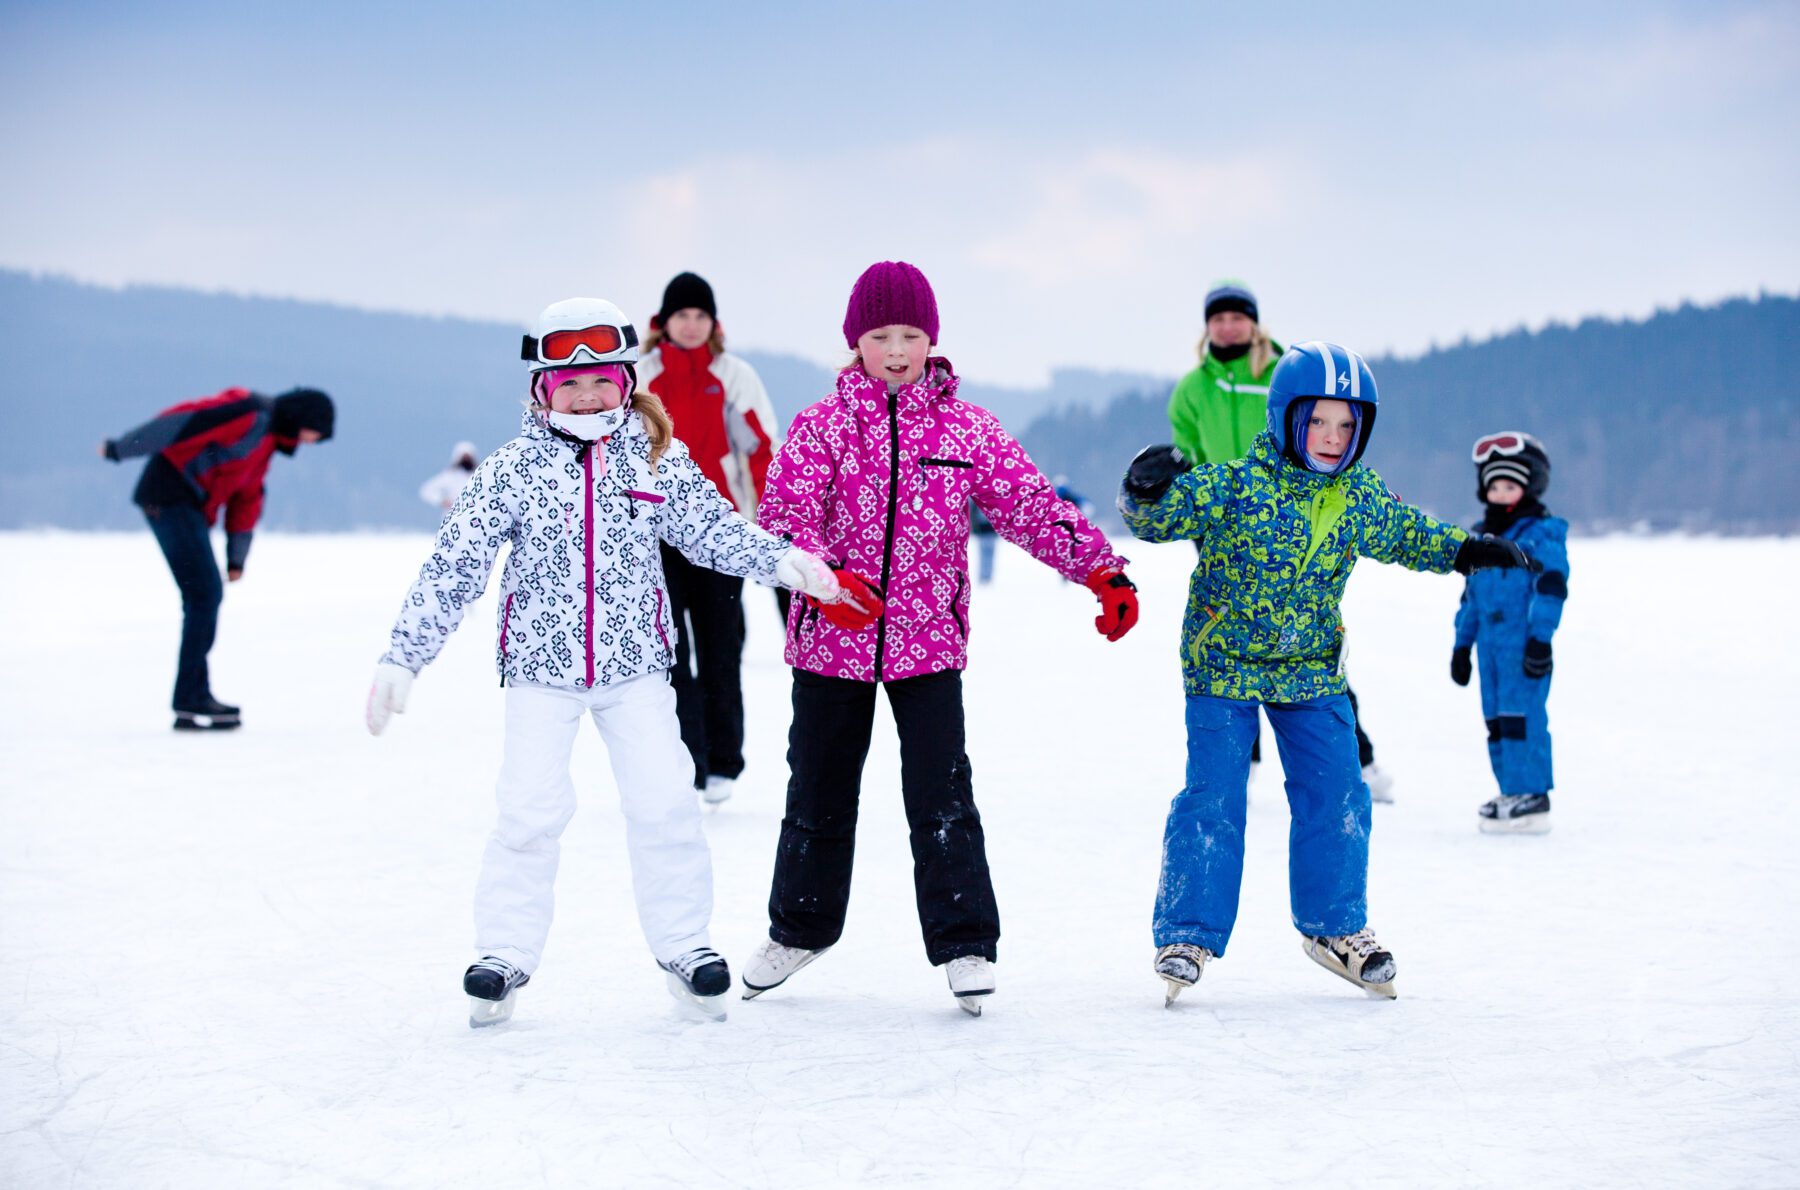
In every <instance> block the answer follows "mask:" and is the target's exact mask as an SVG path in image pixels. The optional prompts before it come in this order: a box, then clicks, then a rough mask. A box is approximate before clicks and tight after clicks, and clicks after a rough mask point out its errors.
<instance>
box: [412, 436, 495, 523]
mask: <svg viewBox="0 0 1800 1190" xmlns="http://www.w3.org/2000/svg"><path fill="white" fill-rule="evenodd" d="M480 461H481V457H480V456H479V455H477V454H476V453H475V444H474V443H473V442H458V443H457V444H456V446H455V447H454V448H453V449H452V450H451V451H450V463H449V465H448V466H446V467H445V468H444V469H443V470H442V471H439V472H438V473H437V474H436V475H434V476H432V477H431V478H430V479H428V480H426V481H425V482H424V483H422V484H420V485H419V499H421V500H423V501H425V503H427V504H429V505H431V506H432V507H433V508H435V509H437V510H438V513H439V515H442V514H444V513H446V512H449V511H450V506H451V505H452V504H455V503H456V497H457V496H459V495H461V494H462V490H463V485H465V484H467V483H468V482H469V476H471V475H473V474H475V464H477V463H479V462H480Z"/></svg>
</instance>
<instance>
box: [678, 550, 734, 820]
mask: <svg viewBox="0 0 1800 1190" xmlns="http://www.w3.org/2000/svg"><path fill="white" fill-rule="evenodd" d="M662 560H663V576H664V578H665V579H666V580H667V581H668V584H669V610H670V612H671V613H672V615H673V616H674V619H675V668H674V669H672V670H671V671H669V681H670V684H672V685H673V686H674V687H675V718H676V719H677V720H679V721H680V723H681V742H682V743H684V744H686V745H687V748H688V751H689V752H690V753H692V754H693V757H694V785H695V787H696V788H701V787H704V786H705V785H706V779H707V778H708V777H733V778H735V777H737V776H739V775H740V774H742V773H743V771H744V687H743V682H742V679H741V678H740V676H739V671H740V669H741V667H742V665H743V660H744V580H743V579H742V578H739V577H738V576H737V575H734V574H720V573H719V572H718V571H716V570H708V569H706V568H705V567H703V566H696V565H694V564H693V563H692V562H689V561H688V560H687V559H686V558H684V557H682V556H681V554H680V553H679V552H677V551H676V550H674V549H672V548H670V547H669V546H667V545H664V546H663V547H662Z"/></svg>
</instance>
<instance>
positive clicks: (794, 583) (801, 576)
mask: <svg viewBox="0 0 1800 1190" xmlns="http://www.w3.org/2000/svg"><path fill="white" fill-rule="evenodd" d="M775 581H776V582H778V583H780V584H781V585H782V586H784V587H789V588H792V589H793V590H795V591H798V592H800V593H801V594H802V595H811V596H812V597H813V598H814V599H817V600H818V601H819V602H820V603H832V602H834V601H836V599H837V597H838V581H837V575H835V574H833V573H832V572H831V566H830V564H829V563H827V562H826V561H825V559H823V558H816V557H814V556H813V555H811V554H809V553H807V552H806V551H805V550H789V551H788V552H787V553H785V554H783V555H782V556H781V561H779V562H777V563H776V564H775Z"/></svg>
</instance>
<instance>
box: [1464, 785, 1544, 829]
mask: <svg viewBox="0 0 1800 1190" xmlns="http://www.w3.org/2000/svg"><path fill="white" fill-rule="evenodd" d="M1480 813H1481V819H1480V822H1481V833H1482V834H1484V835H1543V834H1548V833H1549V832H1550V795H1549V794H1547V793H1503V794H1501V795H1500V796H1499V797H1497V798H1494V799H1493V800H1492V801H1489V802H1487V803H1485V804H1483V805H1482V807H1481V811H1480Z"/></svg>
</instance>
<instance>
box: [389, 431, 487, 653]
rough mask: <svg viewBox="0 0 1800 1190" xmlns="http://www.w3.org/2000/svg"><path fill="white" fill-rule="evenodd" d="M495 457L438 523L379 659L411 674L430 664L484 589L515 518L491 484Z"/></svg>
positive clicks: (478, 473)
mask: <svg viewBox="0 0 1800 1190" xmlns="http://www.w3.org/2000/svg"><path fill="white" fill-rule="evenodd" d="M501 461H502V458H501V456H500V455H498V454H495V455H490V456H489V457H488V459H487V460H486V461H485V462H483V463H482V464H481V466H479V467H477V468H476V469H475V474H474V475H472V476H470V478H469V482H468V483H467V484H466V485H464V487H463V490H462V493H461V494H460V495H458V496H457V498H456V503H455V504H454V505H452V506H451V508H450V512H449V514H448V515H446V516H445V517H444V523H443V524H442V525H439V526H438V535H437V545H436V546H435V548H433V550H432V551H431V557H429V558H427V559H426V560H425V565H424V566H423V567H421V568H420V570H419V577H418V578H417V579H415V580H414V581H413V585H412V588H411V589H410V590H408V591H407V593H406V599H405V600H404V601H403V602H402V603H401V605H400V615H399V616H398V617H397V618H396V619H395V620H394V630H393V633H392V635H391V636H390V637H389V643H388V651H387V654H386V656H384V657H383V658H382V662H383V663H384V664H389V665H397V666H400V667H402V668H404V669H406V670H407V671H409V672H411V673H415V674H416V673H418V672H419V671H420V670H422V669H424V668H425V667H426V666H427V665H429V664H431V662H432V661H433V660H434V659H435V658H436V657H437V655H438V651H439V650H441V649H442V648H443V647H444V642H445V641H447V640H449V639H450V634H451V633H452V632H455V631H456V628H457V625H459V624H461V623H462V618H463V613H464V612H465V611H467V610H468V606H469V605H470V604H471V603H474V602H475V601H476V600H477V599H480V598H481V593H482V592H483V591H485V590H486V589H487V581H488V575H489V574H491V573H492V572H493V569H494V559H495V558H497V557H498V556H499V554H500V547H501V546H502V545H504V544H505V543H506V542H507V541H508V540H509V539H510V538H511V537H512V534H513V530H514V527H515V526H516V525H517V523H518V521H517V518H516V516H515V514H514V511H513V509H512V508H511V506H510V505H508V503H507V502H506V499H505V498H504V496H503V495H502V493H501V492H500V491H497V490H495V489H494V488H493V486H492V485H493V481H494V477H495V475H496V474H497V472H498V468H499V465H500V463H501Z"/></svg>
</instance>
